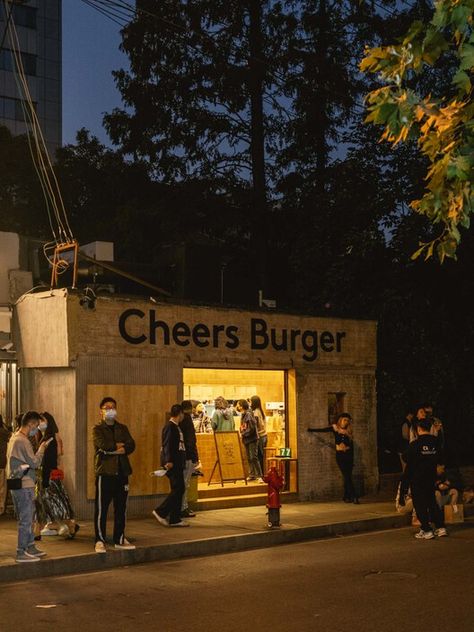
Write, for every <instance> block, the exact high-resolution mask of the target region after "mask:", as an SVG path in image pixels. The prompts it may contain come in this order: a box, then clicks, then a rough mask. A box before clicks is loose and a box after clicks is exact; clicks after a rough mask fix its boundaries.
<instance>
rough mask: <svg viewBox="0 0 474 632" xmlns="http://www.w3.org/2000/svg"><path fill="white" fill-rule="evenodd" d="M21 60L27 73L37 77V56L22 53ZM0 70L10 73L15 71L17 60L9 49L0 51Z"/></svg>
mask: <svg viewBox="0 0 474 632" xmlns="http://www.w3.org/2000/svg"><path fill="white" fill-rule="evenodd" d="M21 60H22V62H23V68H24V69H25V73H26V74H27V75H30V76H31V77H36V55H31V54H30V53H21ZM0 70H7V71H8V72H14V70H15V60H14V59H13V55H12V52H11V50H9V49H7V48H4V49H2V50H0Z"/></svg>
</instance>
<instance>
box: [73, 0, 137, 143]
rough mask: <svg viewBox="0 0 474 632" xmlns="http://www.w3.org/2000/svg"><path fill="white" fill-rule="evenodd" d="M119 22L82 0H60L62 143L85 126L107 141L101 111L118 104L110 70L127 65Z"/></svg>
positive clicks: (117, 93)
mask: <svg viewBox="0 0 474 632" xmlns="http://www.w3.org/2000/svg"><path fill="white" fill-rule="evenodd" d="M119 44H120V34H119V26H118V25H117V24H114V23H113V22H112V21H111V20H109V19H107V18H106V17H105V16H103V15H101V14H100V13H98V12H97V11H95V10H94V9H92V8H91V7H89V6H87V5H85V4H84V3H83V2H81V0H63V143H64V144H67V143H71V142H74V139H75V135H76V131H77V130H78V129H80V128H81V127H87V128H88V129H90V130H91V132H93V133H94V134H95V135H97V136H98V137H99V138H100V139H101V140H102V141H103V142H106V143H108V139H107V135H106V133H105V131H104V129H103V128H102V115H103V113H104V112H107V111H110V110H111V109H112V108H113V107H115V106H117V105H120V94H119V92H118V90H117V89H116V88H115V84H114V81H113V77H112V74H111V72H112V70H114V69H118V68H121V67H124V66H126V64H127V58H126V57H125V56H124V55H123V54H122V53H121V52H120V51H119V50H118V47H119Z"/></svg>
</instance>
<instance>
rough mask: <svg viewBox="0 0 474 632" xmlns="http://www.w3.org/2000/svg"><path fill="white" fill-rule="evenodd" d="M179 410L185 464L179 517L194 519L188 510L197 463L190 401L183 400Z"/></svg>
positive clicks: (191, 511) (193, 515)
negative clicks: (180, 412)
mask: <svg viewBox="0 0 474 632" xmlns="http://www.w3.org/2000/svg"><path fill="white" fill-rule="evenodd" d="M181 408H182V409H183V419H182V421H181V423H180V424H179V427H180V428H181V432H182V433H183V439H184V447H185V451H186V462H185V466H184V471H183V476H184V494H183V500H182V503H181V517H182V518H194V517H195V516H196V514H195V513H194V511H193V510H192V509H190V508H189V503H188V489H189V485H190V483H191V477H192V475H193V472H194V470H195V469H196V467H197V465H198V463H199V456H198V449H197V440H196V430H195V428H194V423H193V418H192V410H193V404H192V402H191V401H189V400H185V401H184V402H182V404H181Z"/></svg>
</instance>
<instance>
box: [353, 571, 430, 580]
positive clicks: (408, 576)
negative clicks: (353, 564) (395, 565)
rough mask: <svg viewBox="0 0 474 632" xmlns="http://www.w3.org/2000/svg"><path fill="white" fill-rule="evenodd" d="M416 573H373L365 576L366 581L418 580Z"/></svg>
mask: <svg viewBox="0 0 474 632" xmlns="http://www.w3.org/2000/svg"><path fill="white" fill-rule="evenodd" d="M417 577H418V575H417V574H416V573H403V572H400V571H371V572H370V573H367V575H364V579H416V578H417Z"/></svg>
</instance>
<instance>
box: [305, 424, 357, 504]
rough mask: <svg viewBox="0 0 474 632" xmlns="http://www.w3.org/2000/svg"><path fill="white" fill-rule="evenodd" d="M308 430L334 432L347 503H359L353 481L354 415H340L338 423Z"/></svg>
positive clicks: (338, 463)
mask: <svg viewBox="0 0 474 632" xmlns="http://www.w3.org/2000/svg"><path fill="white" fill-rule="evenodd" d="M308 432H332V433H333V434H334V440H335V443H336V463H337V465H338V467H339V469H340V471H341V474H342V478H343V479H344V496H343V498H342V500H343V501H344V502H345V503H354V504H356V505H358V504H359V502H360V501H359V497H358V496H357V493H356V491H355V487H354V483H353V481H352V470H353V468H354V441H353V438H352V434H353V433H352V417H351V416H350V415H349V413H341V414H340V415H338V417H337V420H336V423H335V424H332V425H331V426H324V427H323V428H308Z"/></svg>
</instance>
